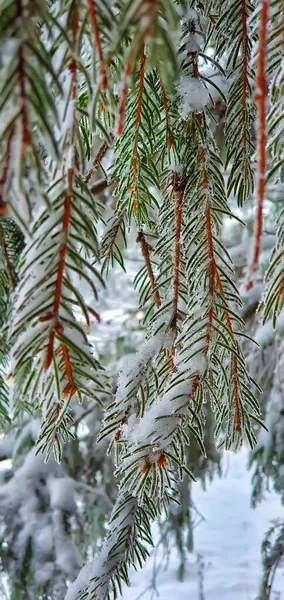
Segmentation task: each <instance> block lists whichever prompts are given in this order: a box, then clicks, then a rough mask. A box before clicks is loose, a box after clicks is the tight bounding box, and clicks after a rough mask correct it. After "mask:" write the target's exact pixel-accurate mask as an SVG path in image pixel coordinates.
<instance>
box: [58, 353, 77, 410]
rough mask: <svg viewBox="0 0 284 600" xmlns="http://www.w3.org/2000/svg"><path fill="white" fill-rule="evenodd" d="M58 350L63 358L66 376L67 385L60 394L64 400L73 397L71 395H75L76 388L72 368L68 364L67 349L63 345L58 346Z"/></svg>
mask: <svg viewBox="0 0 284 600" xmlns="http://www.w3.org/2000/svg"><path fill="white" fill-rule="evenodd" d="M60 350H61V354H62V358H63V362H64V367H65V374H66V377H67V381H68V384H67V385H66V387H65V388H64V390H63V393H62V396H63V398H66V397H67V396H70V397H71V396H73V394H76V392H77V388H76V384H75V382H74V379H73V372H72V366H71V362H70V357H69V352H68V348H67V346H66V345H65V344H60Z"/></svg>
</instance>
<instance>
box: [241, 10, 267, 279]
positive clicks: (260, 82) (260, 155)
mask: <svg viewBox="0 0 284 600" xmlns="http://www.w3.org/2000/svg"><path fill="white" fill-rule="evenodd" d="M268 9H269V0H261V10H260V23H259V47H258V58H257V76H256V95H255V99H256V104H257V111H258V120H257V190H256V192H257V208H256V216H255V231H254V246H253V256H252V260H251V264H250V265H249V272H248V279H247V284H246V289H247V290H250V289H251V288H252V287H253V285H254V278H255V274H256V272H257V269H258V263H259V254H260V244H261V235H262V218H263V217H262V213H263V203H264V193H265V167H266V112H265V111H266V97H267V83H266V69H265V63H266V35H267V22H268Z"/></svg>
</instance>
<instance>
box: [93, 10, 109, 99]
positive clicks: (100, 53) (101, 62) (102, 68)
mask: <svg viewBox="0 0 284 600" xmlns="http://www.w3.org/2000/svg"><path fill="white" fill-rule="evenodd" d="M88 7H89V15H90V20H91V24H92V29H93V33H94V40H95V47H96V49H97V53H98V57H99V65H100V67H99V73H100V80H101V88H102V90H104V91H105V90H106V89H107V87H108V81H107V74H106V68H105V65H104V57H103V50H102V44H101V38H100V32H99V26H98V19H97V11H96V1H95V0H88Z"/></svg>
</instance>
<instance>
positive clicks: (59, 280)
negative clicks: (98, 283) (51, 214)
mask: <svg viewBox="0 0 284 600" xmlns="http://www.w3.org/2000/svg"><path fill="white" fill-rule="evenodd" d="M73 175H74V172H73V169H72V168H71V169H68V173H67V177H68V189H67V193H66V195H65V199H64V217H63V223H62V233H63V234H64V241H63V243H62V245H61V248H60V255H59V262H58V267H57V276H56V282H55V294H54V302H53V318H54V326H53V328H52V330H51V332H50V336H49V340H48V344H47V354H46V360H45V366H44V368H45V370H47V369H48V368H49V367H50V365H51V362H52V359H53V353H54V341H55V334H56V331H58V328H60V324H59V318H58V317H59V314H58V313H59V307H60V300H61V294H62V285H63V274H64V268H65V261H66V252H67V235H68V227H69V224H70V217H71V194H72V184H73Z"/></svg>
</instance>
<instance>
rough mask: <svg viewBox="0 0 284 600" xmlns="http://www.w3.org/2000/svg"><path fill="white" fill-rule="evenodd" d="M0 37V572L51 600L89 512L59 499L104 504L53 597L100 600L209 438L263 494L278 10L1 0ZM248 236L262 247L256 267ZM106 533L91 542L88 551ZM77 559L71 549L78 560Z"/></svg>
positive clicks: (275, 0)
mask: <svg viewBox="0 0 284 600" xmlns="http://www.w3.org/2000/svg"><path fill="white" fill-rule="evenodd" d="M0 40H1V54H0V58H1V84H0V85H1V88H0V89H1V102H0V111H1V136H0V139H1V141H0V148H1V158H2V162H1V171H0V190H1V191H0V211H1V222H0V243H1V252H2V257H1V258H2V266H1V278H0V282H1V289H2V299H1V305H0V311H1V324H2V337H1V358H2V373H1V376H0V386H1V395H0V401H1V410H0V414H1V426H2V428H3V432H6V442H5V444H6V446H5V445H4V446H3V449H2V455H3V457H9V456H13V459H14V472H13V473H10V478H9V480H8V481H3V482H2V485H1V500H0V504H1V507H2V509H1V510H2V512H4V513H5V515H6V521H7V523H6V528H7V529H6V531H5V532H4V534H3V535H4V537H5V536H6V539H7V538H9V535H10V532H11V531H12V525H11V520H12V519H13V513H16V514H17V525H16V530H14V534H15V535H14V534H13V535H14V537H13V539H10V541H9V547H10V548H12V556H11V554H10V555H9V551H8V550H7V551H4V552H3V556H4V561H3V567H4V568H7V569H9V570H10V572H11V573H12V572H13V569H14V573H16V577H19V578H20V579H21V580H23V581H24V585H25V586H26V587H25V589H24V592H23V593H26V590H28V589H32V587H33V590H34V592H35V593H37V594H41V596H42V597H43V598H44V597H46V598H49V597H51V594H52V593H55V594H57V597H58V598H59V597H62V593H65V588H66V583H67V581H68V580H73V579H74V578H75V577H76V575H77V573H78V571H79V568H80V558H79V555H78V553H77V551H76V547H75V544H74V543H73V541H71V538H70V537H68V533H70V531H71V530H72V531H73V532H74V531H77V535H78V536H79V531H80V522H82V519H84V518H85V519H90V521H91V522H92V517H93V512H92V510H90V512H89V514H88V516H87V512H88V502H87V501H85V502H83V510H82V514H81V515H80V512H78V509H77V508H76V506H75V496H74V493H75V492H76V490H78V488H79V491H80V493H81V496H82V497H83V496H84V493H85V494H87V495H88V494H90V493H93V494H94V498H95V499H96V502H97V503H100V502H103V503H105V502H107V503H108V504H109V503H110V500H111V499H113V500H114V496H116V499H115V503H114V506H113V508H112V512H111V514H110V518H109V523H108V526H107V533H106V536H105V539H104V541H103V542H100V541H99V543H98V546H100V552H99V554H97V555H95V557H94V559H93V560H92V561H91V562H89V563H87V565H86V566H85V567H83V569H82V570H81V571H80V573H79V575H78V577H77V579H76V580H75V582H74V583H72V584H71V585H70V586H69V588H68V591H67V595H66V600H76V599H79V598H82V599H83V598H89V599H91V598H96V600H104V599H105V598H112V597H113V596H114V597H116V595H117V594H118V592H119V591H120V590H121V585H122V582H126V583H128V581H129V575H128V571H129V567H130V566H131V565H134V566H135V567H136V566H137V565H139V566H141V565H142V564H143V561H144V560H145V559H146V558H147V554H148V544H149V543H150V544H151V523H152V521H153V520H155V519H158V518H159V515H161V514H163V512H164V511H165V510H168V511H169V512H170V514H171V515H172V519H173V522H172V525H173V528H174V526H175V523H174V517H173V514H174V513H173V512H172V509H171V507H172V504H173V502H175V501H176V500H177V499H178V492H179V490H180V489H181V483H180V482H182V481H183V478H184V477H185V478H188V479H186V481H189V480H194V479H195V477H196V476H201V475H202V460H206V457H208V459H207V462H205V463H203V464H206V469H207V470H208V471H210V470H211V472H213V471H214V468H215V467H214V465H216V464H218V458H217V455H216V448H215V444H214V443H212V437H213V436H212V430H213V429H214V436H215V439H216V445H217V448H218V449H219V448H224V449H233V450H238V449H239V448H240V447H241V445H242V444H243V443H244V442H246V441H247V442H248V443H249V445H250V446H251V448H252V452H253V453H254V454H252V460H256V461H257V471H256V473H255V481H256V487H255V491H254V497H256V496H257V495H259V489H260V487H261V481H262V480H263V477H262V475H264V476H269V477H271V475H272V477H274V479H275V486H276V487H277V486H278V488H279V490H280V491H281V489H282V486H281V482H280V483H279V478H278V475H279V471H278V469H277V464H281V461H282V457H283V431H281V430H280V429H279V419H278V421H277V422H276V419H274V417H273V418H272V419H270V420H271V423H270V434H269V435H270V440H272V442H271V451H269V452H267V451H266V450H265V449H264V450H262V449H261V446H260V447H258V449H257V450H253V448H254V446H255V444H256V435H257V432H258V430H259V429H264V430H265V429H266V425H265V423H264V421H263V418H262V416H261V409H260V405H259V392H260V386H259V384H261V382H260V381H259V383H258V382H257V380H259V379H260V377H258V373H256V377H255V373H254V371H258V366H255V362H256V364H257V365H259V360H258V357H259V355H257V351H256V352H254V351H253V350H252V348H253V346H252V340H251V339H250V336H249V335H248V333H247V331H246V322H247V321H248V320H249V319H250V318H251V316H252V315H253V314H254V312H255V308H256V307H257V306H258V311H259V314H260V315H261V318H262V319H263V325H262V326H261V331H260V332H258V331H256V337H259V338H261V335H262V336H264V337H265V335H266V338H265V339H266V341H265V342H264V343H263V345H264V346H266V347H267V346H269V344H271V342H275V340H276V342H275V343H276V344H277V352H276V354H275V359H274V364H273V365H272V367H271V371H270V372H269V377H268V384H267V386H266V385H265V386H264V388H265V389H266V387H267V390H268V391H267V393H268V394H269V397H270V400H269V402H270V403H271V407H272V409H271V410H272V411H274V413H275V411H276V412H277V411H280V416H283V415H282V412H281V411H283V407H281V405H280V404H281V401H282V400H281V394H280V393H279V389H280V388H281V385H283V377H282V372H283V368H282V370H281V361H282V364H283V341H282V340H281V337H283V312H281V311H282V309H283V298H284V270H283V243H284V238H283V231H284V230H283V216H284V212H283V126H284V123H283V120H284V94H283V91H284V90H283V81H284V79H283V47H284V30H283V2H281V1H280V0H270V2H269V1H268V0H260V1H259V2H254V1H251V2H250V1H247V0H239V1H236V0H226V1H225V2H224V1H223V2H217V1H216V2H212V1H211V0H206V1H204V2H197V1H196V2H195V1H194V0H192V1H191V0H184V1H182V0H181V1H176V2H175V1H173V0H172V1H171V0H147V1H146V0H134V1H133V2H131V1H130V2H127V1H124V0H119V1H112V2H105V1H104V0H85V1H84V2H79V0H66V1H65V0H64V1H62V2H53V1H51V2H49V3H46V2H44V1H43V0H36V1H35V0H16V2H12V1H11V0H2V16H1V25H0ZM224 81H225V84H224ZM224 111H225V114H224ZM223 123H224V126H223ZM270 196H271V197H270ZM268 208H269V209H270V210H269V214H268ZM275 217H276V219H277V231H276V230H275V226H274V222H273V219H274V218H275ZM243 220H245V221H246V222H247V223H248V230H249V231H250V230H252V235H247V236H246V238H245V237H244V236H243V244H242V249H243V256H244V258H245V259H247V256H248V259H247V260H244V262H243V264H240V265H238V264H237V266H236V270H234V267H233V260H232V258H231V256H230V247H229V246H230V245H231V244H229V243H228V236H227V235H226V230H228V231H231V232H233V230H234V231H237V233H236V235H239V236H242V234H240V233H239V229H240V226H243ZM266 224H267V226H268V227H269V231H270V227H271V229H272V235H271V236H270V238H272V237H273V236H276V237H275V240H273V242H274V243H273V246H272V248H271V256H270V259H269V261H268V260H267V258H266V257H263V249H264V246H265V238H266V236H265V228H264V225H265V226H266ZM240 239H241V237H240ZM250 239H251V240H252V242H251V248H250V247H249V245H248V243H249V242H250ZM133 240H136V242H135V244H136V246H137V249H138V248H139V252H140V260H141V261H143V262H142V263H141V264H142V266H141V269H140V270H139V271H138V272H137V273H136V274H135V277H134V286H135V288H136V290H137V292H138V296H139V300H138V306H137V311H139V313H141V315H142V317H143V341H142V343H140V344H139V349H138V352H137V353H136V354H135V355H134V356H132V357H131V358H130V360H129V361H128V362H126V364H124V366H123V368H122V369H121V370H120V373H119V377H118V381H117V382H114V381H112V380H111V376H112V374H113V373H112V369H113V368H114V367H113V361H111V360H110V358H109V357H108V356H107V351H106V350H107V343H106V345H105V346H104V348H103V349H102V348H99V344H98V337H97V335H96V325H95V323H97V324H98V325H97V327H98V331H100V329H99V322H100V314H99V313H100V310H99V304H97V303H98V302H99V298H102V297H104V294H105V291H104V288H105V287H107V286H108V281H109V278H111V277H114V276H115V277H116V278H117V280H116V283H115V284H114V285H115V289H116V291H117V303H118V304H119V306H120V305H121V306H122V307H123V306H124V307H126V310H127V297H125V294H124V293H123V291H120V289H119V281H118V280H119V277H120V274H119V270H118V266H119V267H120V268H122V269H125V270H126V271H127V268H128V267H129V263H128V262H127V261H125V246H126V247H127V246H128V247H133V245H134V242H133ZM271 241H272V240H271V239H270V242H271ZM240 254H241V248H240ZM234 255H235V256H236V252H235V253H234ZM239 259H240V256H237V263H238V260H239ZM268 262H269V264H268V266H267V268H266V273H264V272H263V264H267V263H268ZM112 271H113V274H111V273H112ZM263 277H264V279H265V284H264V287H263V285H262V281H263ZM241 293H242V295H243V296H244V298H245V306H244V307H243V303H242V298H241ZM101 302H102V301H101ZM137 311H136V313H135V314H137ZM142 317H141V318H142ZM254 327H255V321H254V324H253V326H252V329H253V328H254ZM94 335H95V340H93V341H94V342H95V343H94V344H92V338H93V336H94ZM269 336H270V341H269V340H268V342H267V337H268V338H269ZM262 339H263V338H262ZM130 350H131V348H130ZM132 350H133V348H132ZM124 352H125V348H122V349H121V351H120V353H119V357H120V356H121V354H122V353H124ZM113 358H114V359H115V358H117V357H113ZM255 358H256V359H257V360H256V361H254V359H255ZM7 373H11V374H12V376H13V398H12V400H11V401H10V399H9V390H8V387H7V384H6V375H7ZM113 388H114V389H113ZM113 391H114V392H115V394H114V397H113V398H111V396H112V393H113ZM277 414H278V413H277ZM34 417H35V418H36V419H37V421H36V426H35V425H34V421H33V418H34ZM273 419H274V420H273ZM11 420H12V424H11ZM86 420H87V430H88V436H86V439H84V428H83V427H82V423H83V422H84V423H85V422H86ZM80 425H81V428H80ZM90 433H91V435H90ZM260 436H261V440H267V439H268V438H266V437H265V436H267V433H266V432H265V431H264V432H261V433H260ZM273 436H274V437H273ZM35 438H37V442H36V443H37V452H38V453H39V454H38V455H37V456H35V454H34V449H33V446H34V443H35ZM95 438H97V440H98V442H99V443H98V450H96V449H95V451H94V452H93V446H94V443H95ZM66 442H68V443H67V444H66ZM23 445H24V446H25V448H26V452H28V451H29V452H28V454H27V455H26V457H25V460H24V461H23V453H22V452H20V451H19V449H20V448H23ZM106 445H107V446H108V448H109V453H110V455H109V457H108V458H105V460H104V461H102V456H105V452H106ZM265 447H267V442H266V441H264V445H263V448H265ZM197 448H198V450H197ZM41 452H43V453H44V454H45V458H46V461H48V460H49V462H48V463H47V465H44V464H43V462H42V461H41V454H40V453H41ZM275 453H276V456H275ZM52 454H53V457H54V458H52V456H51V455H52ZM202 456H203V457H204V459H202ZM112 458H113V460H114V463H115V467H114V475H115V476H116V477H117V480H118V482H119V489H118V492H117V494H114V493H113V490H114V488H115V485H114V484H113V472H112V469H111V465H112ZM89 459H90V462H88V461H89ZM194 459H195V460H194ZM18 460H19V462H18V463H17V461H18ZM85 463H86V464H85ZM92 468H93V469H94V471H95V475H96V484H95V485H92V486H90V485H89V481H88V478H89V477H90V472H91V470H92ZM105 469H106V470H107V472H108V475H107V477H105V473H103V471H104V470H105ZM281 476H282V475H281ZM25 477H26V478H27V479H28V481H29V484H30V488H29V492H28V495H27V490H25V489H24V487H23V480H24V478H25ZM63 481H64V485H65V486H66V485H67V483H68V486H69V487H68V490H69V493H68V496H67V494H66V490H65V492H63V488H64V486H63V485H61V483H63ZM93 481H94V479H93V480H92V483H93ZM101 482H102V483H101ZM108 483H109V485H108ZM187 485H188V484H187ZM43 507H44V509H43ZM99 510H102V508H101V509H99ZM186 510H187V513H186V514H187V518H188V507H186ZM72 514H73V516H74V515H75V518H77V527H76V526H75V525H74V523H72V517H71V515H72ZM31 515H33V518H34V522H35V525H34V526H33V522H32V523H31ZM91 528H92V525H91ZM39 529H43V531H46V537H47V539H49V540H50V539H54V540H55V543H54V544H53V543H52V544H50V545H49V546H48V545H46V546H45V540H44V536H42V538H41V537H40V535H39V533H40V532H39ZM36 531H37V533H38V535H37V541H36V536H35V532H36ZM104 533H105V532H104V524H103V523H102V524H101V528H99V529H98V532H97V536H96V537H97V538H98V537H99V536H101V537H103V535H104ZM269 535H270V534H269ZM281 535H282V536H283V532H282V530H281V532H280V536H281ZM41 539H42V543H41V541H40V540H41ZM277 539H278V538H277ZM279 539H280V537H279ZM281 539H282V538H281ZM81 543H82V540H81ZM267 543H269V542H267V541H266V546H265V548H267ZM277 543H278V542H277ZM279 543H280V542H279ZM84 544H85V546H84ZM278 545H279V544H278ZM60 548H63V549H64V551H61V550H60ZM89 548H90V540H89V539H87V540H84V542H83V556H84V558H85V559H87V558H89V554H90V553H89ZM19 549H21V553H22V556H21V561H20V562H21V565H22V567H21V569H22V571H21V569H20V571H21V572H20V574H19V573H18V571H19V562H18V561H17V560H15V555H16V554H17V552H18V551H19ZM68 549H69V550H68ZM265 551H266V550H265ZM66 552H67V556H68V559H66ZM68 552H69V554H68ZM64 553H65V554H64ZM276 554H277V553H276ZM278 554H279V553H278ZM278 554H277V556H278ZM41 556H42V562H45V564H46V565H47V566H46V569H47V570H46V573H45V574H41V577H39V576H38V575H37V574H39V572H40V569H39V568H38V564H37V561H38V560H39V561H40V560H41V558H40V557H41ZM5 560H6V562H7V565H9V567H7V566H5V564H4V562H5ZM277 560H278V559H277ZM276 562H277V561H276ZM24 563H26V564H27V563H28V564H29V568H28V570H27V572H26V573H24V572H23V568H24V567H23V565H24ZM269 564H270V563H269ZM48 565H49V566H48ZM267 573H268V571H267ZM269 577H270V574H269V573H268V574H267V576H266V579H265V578H264V586H266V588H267V586H268V585H270V583H269ZM29 578H30V579H29ZM267 582H268V583H267ZM51 584H52V585H53V589H52V588H51ZM13 593H14V595H15V597H19V596H18V594H19V593H21V591H19V589H17V584H15V588H14V590H13ZM265 593H266V592H265ZM23 597H24V596H23Z"/></svg>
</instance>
